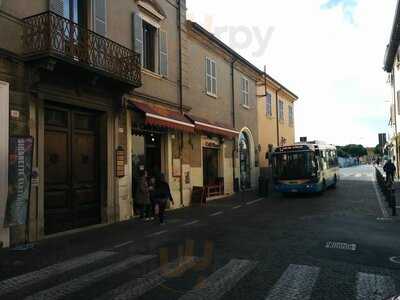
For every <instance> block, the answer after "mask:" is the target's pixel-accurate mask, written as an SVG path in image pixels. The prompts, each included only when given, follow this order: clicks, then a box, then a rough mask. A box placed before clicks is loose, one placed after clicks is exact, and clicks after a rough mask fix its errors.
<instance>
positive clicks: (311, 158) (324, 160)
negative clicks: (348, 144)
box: [271, 141, 340, 194]
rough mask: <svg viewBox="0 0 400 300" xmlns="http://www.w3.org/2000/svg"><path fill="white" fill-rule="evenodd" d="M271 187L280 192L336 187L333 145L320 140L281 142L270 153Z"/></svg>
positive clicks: (305, 191)
mask: <svg viewBox="0 0 400 300" xmlns="http://www.w3.org/2000/svg"><path fill="white" fill-rule="evenodd" d="M271 159H272V173H273V183H274V188H275V190H276V191H277V192H281V193H285V194H286V193H321V192H324V191H325V190H326V189H327V188H329V187H332V188H336V185H337V183H338V181H339V175H340V174H339V161H338V156H337V150H336V147H335V146H333V145H328V144H326V143H323V142H318V141H314V142H306V143H297V144H294V145H290V146H282V147H278V148H276V149H275V151H274V152H273V153H272V157H271Z"/></svg>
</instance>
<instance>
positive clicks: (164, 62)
mask: <svg viewBox="0 0 400 300" xmlns="http://www.w3.org/2000/svg"><path fill="white" fill-rule="evenodd" d="M159 42H160V57H159V60H160V64H159V68H160V69H159V73H160V75H162V76H164V77H167V76H168V45H167V33H166V32H165V31H161V30H160V35H159Z"/></svg>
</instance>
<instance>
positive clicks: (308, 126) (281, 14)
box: [187, 0, 396, 146]
mask: <svg viewBox="0 0 400 300" xmlns="http://www.w3.org/2000/svg"><path fill="white" fill-rule="evenodd" d="M232 2H233V1H232V0H219V1H215V0H202V1H198V0H187V4H188V8H189V10H190V11H191V15H192V18H194V19H195V20H196V21H197V22H199V23H201V24H204V23H206V22H207V21H206V20H207V18H206V16H208V17H209V18H208V20H209V19H210V16H211V19H212V21H213V22H212V25H213V27H214V28H216V27H223V26H228V27H229V26H248V27H249V28H253V27H257V28H259V30H260V32H263V33H264V34H265V32H267V30H268V28H274V32H273V34H272V36H271V37H270V39H269V43H268V46H267V48H266V51H265V52H264V54H263V55H261V56H255V55H254V50H255V49H257V44H255V43H256V39H253V40H252V43H250V44H249V45H248V47H247V48H242V49H236V50H238V51H239V52H240V53H241V54H242V55H243V56H244V57H246V58H247V59H248V60H250V61H251V62H253V63H254V64H255V65H257V66H258V67H259V68H261V69H262V68H263V66H264V65H267V72H268V73H269V74H270V75H272V76H273V77H274V78H276V79H277V80H279V81H280V82H282V83H283V84H284V85H285V86H286V87H288V88H289V89H290V90H293V92H295V93H296V94H297V95H299V96H300V99H299V101H298V102H297V103H296V105H295V120H296V136H297V137H300V136H308V137H310V139H318V140H325V141H327V142H330V143H336V144H347V143H355V144H359V143H362V144H365V145H368V146H374V145H376V144H377V143H378V133H379V132H387V131H388V126H387V125H388V117H389V115H388V110H387V103H386V102H387V100H388V99H390V97H391V94H390V88H389V86H388V85H387V84H386V78H387V74H385V73H384V72H383V70H382V67H383V57H384V52H385V48H386V44H387V42H388V41H389V36H390V32H391V26H392V22H393V17H394V11H395V7H396V0H386V1H377V0H358V1H357V3H356V4H357V5H354V4H353V6H350V7H351V12H352V18H353V20H354V25H353V24H349V21H348V20H346V18H344V15H343V9H342V8H343V5H344V4H343V1H339V3H338V4H336V6H334V5H333V3H331V4H330V5H332V6H331V8H330V9H328V7H327V8H326V9H321V7H323V6H324V5H328V4H329V3H330V2H332V1H328V2H327V0H301V1H293V0H263V1H259V0H247V2H246V5H245V6H243V5H231V3H232ZM336 2H337V1H336ZM345 2H349V1H345ZM234 3H236V4H238V1H235V2H234ZM227 5H229V13H227V9H226V7H227ZM350 7H349V8H348V9H350ZM222 39H223V40H224V42H226V43H228V44H229V42H230V40H229V35H223V36H222ZM231 46H232V45H231Z"/></svg>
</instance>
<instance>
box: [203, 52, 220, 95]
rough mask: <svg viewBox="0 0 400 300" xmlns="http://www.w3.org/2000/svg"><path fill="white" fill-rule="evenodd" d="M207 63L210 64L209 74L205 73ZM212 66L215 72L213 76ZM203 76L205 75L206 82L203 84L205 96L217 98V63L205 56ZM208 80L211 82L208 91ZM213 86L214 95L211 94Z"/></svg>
mask: <svg viewBox="0 0 400 300" xmlns="http://www.w3.org/2000/svg"><path fill="white" fill-rule="evenodd" d="M208 63H210V73H207V65H208ZM213 65H214V70H215V74H213ZM204 67H205V74H206V76H205V77H206V78H205V79H206V80H205V81H206V82H205V85H206V89H205V90H206V94H207V95H209V96H212V97H215V98H216V97H217V94H218V88H217V86H218V84H217V83H218V80H217V63H216V61H215V60H213V59H211V58H209V57H207V56H206V59H205V66H204ZM208 79H210V82H211V85H210V90H209V89H208V88H209V87H208ZM213 85H214V88H215V93H213Z"/></svg>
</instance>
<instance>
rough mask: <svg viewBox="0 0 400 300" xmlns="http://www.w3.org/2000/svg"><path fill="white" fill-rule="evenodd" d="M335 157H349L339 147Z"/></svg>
mask: <svg viewBox="0 0 400 300" xmlns="http://www.w3.org/2000/svg"><path fill="white" fill-rule="evenodd" d="M337 155H338V156H339V157H343V158H348V157H349V155H348V154H347V153H346V152H345V151H344V150H343V147H340V146H338V147H337Z"/></svg>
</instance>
